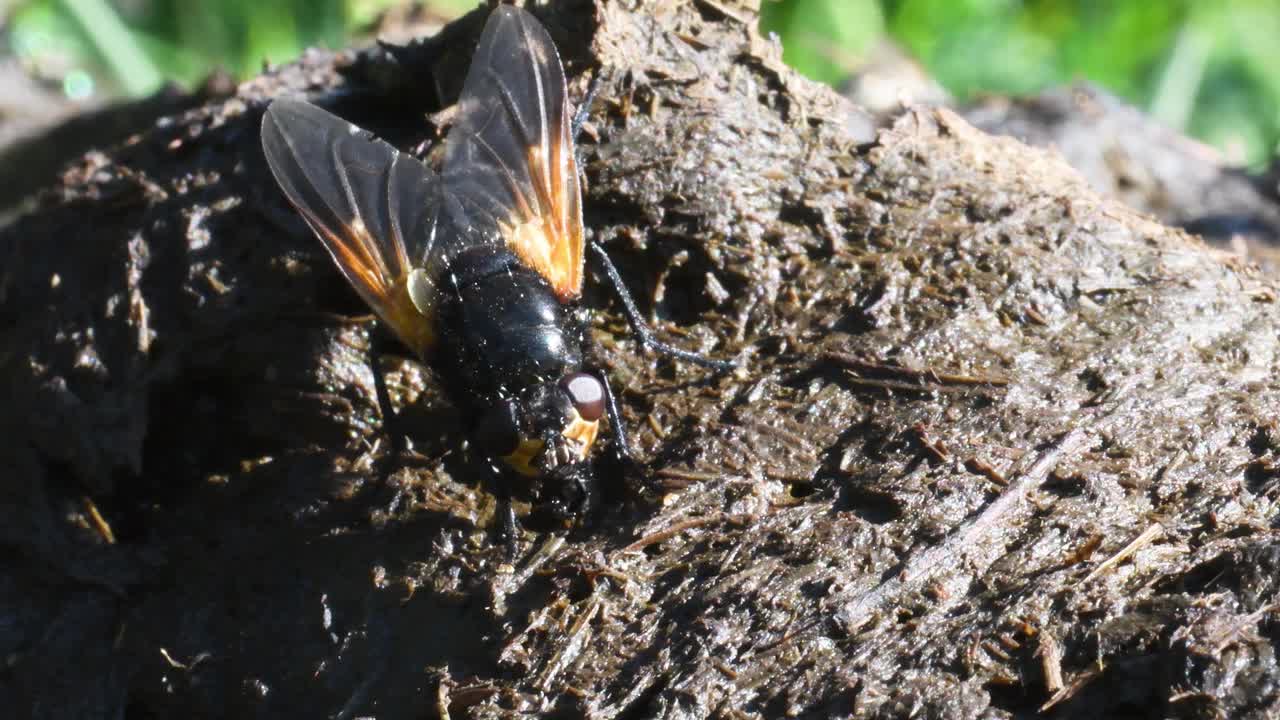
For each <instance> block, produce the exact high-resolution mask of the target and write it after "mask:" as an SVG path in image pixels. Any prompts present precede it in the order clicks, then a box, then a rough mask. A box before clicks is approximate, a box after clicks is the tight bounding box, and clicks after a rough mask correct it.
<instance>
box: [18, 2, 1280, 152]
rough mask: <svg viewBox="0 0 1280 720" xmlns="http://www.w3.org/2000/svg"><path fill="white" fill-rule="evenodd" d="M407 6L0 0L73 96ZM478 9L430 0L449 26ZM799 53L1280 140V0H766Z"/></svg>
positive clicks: (795, 60)
mask: <svg viewBox="0 0 1280 720" xmlns="http://www.w3.org/2000/svg"><path fill="white" fill-rule="evenodd" d="M394 4H396V0H279V1H272V0H203V1H201V0H19V1H17V2H15V1H14V0H0V17H3V18H4V26H3V40H2V45H0V49H3V51H4V52H7V53H11V54H12V55H13V56H16V57H18V58H19V59H20V60H21V61H22V63H23V64H24V65H25V66H26V67H27V68H28V69H29V70H30V71H31V72H34V73H35V74H37V75H38V76H39V77H41V78H44V79H45V80H46V81H47V82H50V83H55V84H56V85H57V86H58V87H59V88H60V89H61V91H62V92H64V93H65V94H66V95H68V96H70V97H73V98H83V97H89V96H102V95H107V96H137V95H142V94H146V93H149V92H152V91H154V90H155V89H157V88H158V87H159V86H160V85H161V83H162V82H163V81H165V80H166V79H172V80H176V81H178V82H179V83H182V84H185V85H188V86H190V85H193V84H195V83H198V82H199V81H200V80H201V79H203V78H204V77H205V76H206V75H207V74H208V73H209V72H210V71H211V70H212V69H214V68H223V69H226V70H229V71H231V72H232V73H233V74H235V75H236V76H238V77H247V76H249V75H252V74H253V73H254V72H256V71H257V70H258V69H259V68H260V67H261V65H262V62H263V61H264V60H268V59H269V60H271V61H272V62H282V61H286V60H288V59H290V58H292V57H294V56H295V55H297V54H298V53H299V52H300V51H301V50H302V49H303V48H304V47H306V46H308V45H324V46H329V47H340V46H342V45H343V44H345V43H346V42H347V39H348V38H349V37H351V36H352V35H353V34H357V33H358V32H359V31H360V30H361V29H364V28H367V27H369V25H370V24H371V23H372V22H374V21H375V19H376V18H377V16H378V14H379V13H381V12H382V11H384V10H385V9H386V8H388V7H389V6H391V5H394ZM477 4H478V3H477V1H476V0H427V2H426V3H425V5H426V6H427V7H428V8H429V9H430V10H431V11H433V12H435V13H438V14H439V15H441V16H443V17H449V16H453V15H456V14H458V13H460V12H463V11H465V10H468V9H470V8H473V7H475V6H476V5H477ZM762 24H763V27H764V29H765V30H767V31H771V32H776V33H777V34H778V35H779V36H780V37H781V38H782V41H783V43H784V45H785V47H786V59H787V61H788V62H790V63H791V64H792V65H793V66H795V67H796V68H798V69H799V70H801V71H802V72H804V73H806V74H807V75H809V76H811V77H814V78H816V79H819V80H823V81H826V82H831V83H833V84H838V83H839V82H840V81H841V80H842V79H843V78H844V77H846V76H847V75H848V74H849V73H850V72H851V71H852V70H853V69H855V68H856V67H857V66H858V64H859V62H861V61H862V60H863V59H864V58H865V57H866V56H867V53H868V51H869V49H870V48H872V47H873V46H874V45H875V44H876V43H877V42H878V41H880V40H882V39H884V38H886V37H888V38H891V39H892V40H893V41H894V42H896V43H897V44H898V45H899V46H901V47H902V48H904V49H906V50H907V51H908V52H909V53H910V54H911V55H913V56H914V57H915V58H917V59H918V60H919V61H920V62H921V63H922V64H923V66H924V67H925V68H926V69H927V70H928V72H930V73H931V74H932V75H933V76H934V77H936V78H937V79H938V80H939V81H941V83H942V84H943V85H944V86H945V87H946V88H947V89H948V90H950V91H951V92H952V93H953V94H955V95H956V96H957V97H959V98H960V99H962V100H963V99H967V98H971V97H973V96H974V95H975V94H978V93H984V92H990V93H1001V94H1007V93H1014V94H1023V93H1031V92H1035V91H1036V90H1038V89H1040V88H1043V87H1046V86H1050V85H1057V84H1061V83H1065V82H1070V81H1072V80H1078V79H1088V80H1091V81H1093V82H1096V83H1098V84H1100V85H1102V86H1104V87H1106V88H1108V89H1110V90H1111V91H1113V92H1115V93H1116V94H1118V95H1120V96H1122V97H1124V98H1126V99H1128V100H1129V101H1131V102H1133V103H1134V104H1136V105H1137V106H1139V107H1141V108H1144V109H1146V110H1147V111H1149V112H1151V113H1152V114H1154V115H1155V116H1156V117H1158V118H1159V119H1160V120H1162V121H1163V122H1164V123H1166V124H1167V125H1169V126H1171V127H1173V128H1176V129H1179V130H1182V131H1184V132H1187V133H1188V134H1191V135H1193V136H1196V137H1199V138H1202V139H1204V140H1206V141H1207V142H1209V143H1211V144H1213V145H1215V146H1217V147H1219V148H1220V149H1222V150H1223V151H1224V152H1225V153H1226V155H1227V157H1228V158H1230V159H1232V160H1234V161H1238V162H1244V163H1247V164H1250V165H1253V166H1258V165H1261V164H1263V163H1265V162H1267V161H1268V160H1270V158H1271V157H1272V156H1273V155H1274V153H1275V152H1276V148H1277V142H1278V141H1280V2H1277V0H1220V1H1218V2H1209V1H1208V0H1021V1H1018V0H780V1H772V0H765V2H764V15H763V19H762Z"/></svg>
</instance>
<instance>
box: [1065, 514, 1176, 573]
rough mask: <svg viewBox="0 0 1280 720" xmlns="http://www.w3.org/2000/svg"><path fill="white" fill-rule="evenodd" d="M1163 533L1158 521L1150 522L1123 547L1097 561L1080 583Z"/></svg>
mask: <svg viewBox="0 0 1280 720" xmlns="http://www.w3.org/2000/svg"><path fill="white" fill-rule="evenodd" d="M1163 534H1164V526H1162V525H1161V524H1160V523H1152V524H1151V525H1150V526H1148V527H1147V529H1146V530H1143V531H1142V533H1141V534H1140V535H1138V537H1136V538H1134V539H1133V540H1132V541H1131V542H1130V543H1129V544H1128V545H1125V546H1124V547H1123V548H1120V552H1118V553H1116V554H1115V555H1112V556H1111V557H1109V558H1107V559H1106V560H1103V561H1102V562H1100V563H1098V567H1096V568H1094V569H1093V571H1092V572H1090V573H1089V574H1088V575H1085V576H1084V580H1082V581H1081V583H1082V584H1083V583H1087V582H1089V581H1090V580H1093V579H1094V578H1097V577H1098V576H1099V575H1101V574H1103V573H1105V572H1107V571H1108V570H1110V569H1111V568H1113V567H1115V566H1116V565H1119V564H1120V563H1122V562H1124V561H1125V560H1127V559H1129V558H1130V557H1131V556H1132V555H1133V554H1134V553H1136V552H1138V551H1139V550H1141V549H1142V548H1144V547H1146V546H1147V545H1150V544H1151V541H1152V540H1155V539H1156V538H1157V537H1160V536H1161V535H1163Z"/></svg>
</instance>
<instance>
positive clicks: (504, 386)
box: [262, 5, 733, 530]
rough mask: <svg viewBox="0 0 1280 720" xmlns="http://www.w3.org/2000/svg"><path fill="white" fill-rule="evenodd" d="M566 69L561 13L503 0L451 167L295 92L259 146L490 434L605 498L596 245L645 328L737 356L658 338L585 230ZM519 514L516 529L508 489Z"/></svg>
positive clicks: (481, 439) (269, 118)
mask: <svg viewBox="0 0 1280 720" xmlns="http://www.w3.org/2000/svg"><path fill="white" fill-rule="evenodd" d="M565 86H566V83H565V76H564V69H563V68H562V66H561V64H560V57H559V54H558V53H557V52H556V48H555V45H554V43H553V42H552V40H551V37H550V36H549V35H548V34H547V31H546V30H545V29H544V28H543V27H542V26H541V25H540V24H539V23H538V21H537V20H535V19H534V17H533V16H532V15H530V14H529V13H527V12H525V11H524V10H521V9H519V8H516V7H513V6H509V5H501V6H499V7H497V8H496V9H495V10H494V11H493V12H492V14H490V16H489V19H488V21H487V23H486V24H485V28H484V31H483V33H482V34H481V36H480V41H479V44H478V45H477V47H476V51H475V55H474V57H473V59H472V61H471V67H470V69H469V71H468V73H467V77H466V81H465V82H464V85H463V90H462V94H461V96H460V98H459V100H458V106H457V112H456V115H455V118H456V119H455V123H454V126H453V127H452V129H451V130H450V131H449V134H448V136H447V137H446V139H445V145H444V152H443V160H442V162H441V166H440V168H439V170H438V171H434V170H432V169H431V168H429V167H427V165H425V164H424V163H422V162H420V161H419V160H418V159H416V158H414V157H413V156H411V155H408V154H405V153H401V152H399V151H398V150H396V149H395V148H394V147H392V146H391V145H389V144H387V143H386V142H383V141H381V140H377V139H375V138H374V137H373V136H372V135H371V134H370V133H368V132H366V131H364V130H362V129H360V128H359V127H357V126H355V125H353V124H351V123H348V122H346V121H345V120H342V119H340V118H338V117H336V116H334V115H332V114H330V113H328V112H326V111H324V110H321V109H320V108H317V107H315V106H313V105H310V104H308V103H305V102H301V101H296V100H277V101H275V102H273V103H272V104H271V106H270V107H269V108H268V109H267V111H266V113H265V115H264V116H263V120H262V146H263V150H264V152H265V154H266V158H267V162H268V164H269V165H270V167H271V172H272V174H273V175H274V176H275V178H276V181H277V182H278V183H279V185H280V188H281V189H282V190H283V191H284V194H285V195H286V196H287V197H288V198H289V200H290V201H291V202H292V203H293V205H294V206H295V207H296V208H297V210H298V212H299V214H301V216H302V217H303V219H304V220H305V221H306V222H307V224H308V225H309V226H310V227H311V229H312V230H313V231H314V232H315V234H316V236H317V237H318V238H319V239H320V241H321V243H322V244H323V245H324V247H325V249H326V250H327V251H328V252H329V254H330V255H331V256H332V257H333V260H334V262H335V263H336V264H337V266H338V269H339V270H340V271H341V272H342V274H343V275H344V276H345V277H346V279H347V280H348V281H349V282H350V284H351V286H352V287H353V288H355V290H356V292H357V293H358V294H359V295H360V297H361V298H363V299H364V301H365V302H366V303H368V304H369V306H370V307H372V308H373V310H374V311H375V312H376V313H377V315H378V317H379V318H381V320H382V321H383V322H384V323H385V324H386V325H387V326H388V327H389V328H390V329H391V330H392V331H393V332H394V333H395V334H396V336H397V337H398V338H399V339H400V340H401V341H402V342H403V343H404V344H405V345H406V346H407V347H408V348H409V349H410V350H412V351H413V352H414V353H416V354H417V355H418V356H419V357H420V358H422V359H423V360H424V361H426V362H428V364H430V365H431V367H432V368H433V369H434V370H435V372H436V373H437V375H438V377H439V378H440V379H441V380H442V382H443V385H444V386H445V387H446V388H448V392H449V393H450V397H451V399H452V400H453V401H454V403H455V404H457V405H458V406H459V409H460V410H461V411H462V412H463V415H464V417H467V418H471V419H473V424H472V427H471V429H470V430H471V437H472V438H473V439H474V442H475V444H476V446H477V447H478V448H479V449H480V450H481V451H483V452H484V453H485V454H486V455H488V456H489V457H491V458H493V459H496V460H501V461H502V463H503V464H504V465H505V466H506V467H507V468H509V469H510V471H511V472H512V473H514V474H515V475H517V476H520V477H524V478H528V479H531V480H534V479H537V480H540V481H543V482H546V481H556V482H558V485H559V490H558V491H557V492H559V495H558V496H557V497H560V498H564V497H566V493H567V492H572V493H576V498H573V499H572V500H571V501H563V502H571V503H572V504H573V505H575V506H578V507H579V509H582V508H583V506H585V507H586V508H589V507H590V506H591V505H592V504H593V503H594V498H595V491H594V489H593V483H592V482H591V481H590V473H589V472H588V471H587V470H586V468H587V464H588V461H589V459H590V456H591V450H592V447H593V446H594V445H595V443H596V440H597V436H598V434H599V429H600V423H601V421H602V419H603V418H604V417H606V416H608V421H609V425H610V426H611V428H612V432H613V435H614V442H615V444H616V446H617V448H618V451H619V454H620V455H623V456H626V453H627V447H628V446H627V441H626V432H625V428H624V427H623V424H622V421H621V417H620V415H619V413H618V408H617V403H616V401H615V399H614V397H613V393H612V392H611V391H610V388H609V383H608V380H607V378H606V376H605V374H604V372H602V370H601V369H600V368H598V367H592V366H590V364H589V362H588V359H587V358H588V353H587V343H588V336H587V330H586V326H585V324H584V322H583V318H582V313H581V312H580V311H579V305H578V304H579V301H580V299H581V295H582V282H583V274H584V273H583V265H584V260H585V250H586V248H587V247H590V248H591V249H592V252H594V253H595V254H596V255H597V256H598V257H599V259H600V261H601V264H602V266H603V268H604V271H605V275H606V276H607V277H608V278H609V281H610V283H611V284H612V285H613V286H614V287H615V289H616V290H617V291H618V293H619V296H620V298H621V300H622V303H623V306H624V308H625V310H626V313H627V316H628V319H629V320H630V322H631V325H632V327H633V328H634V329H635V331H636V333H637V335H638V337H639V338H640V340H641V342H642V343H643V344H645V345H647V346H649V347H650V348H652V349H654V350H656V351H658V352H662V353H664V354H667V355H672V356H675V357H679V358H683V359H685V360H690V361H692V362H695V363H698V364H700V365H703V366H705V367H710V368H716V369H725V368H729V367H732V366H733V364H732V363H730V362H725V361H720V360H712V359H709V358H705V357H703V356H701V355H697V354H694V353H691V352H688V351H684V350H680V349H678V348H675V347H672V346H670V345H667V344H665V343H662V342H660V341H658V340H657V339H655V338H654V337H653V335H652V332H651V331H650V329H649V328H648V327H647V326H646V325H645V324H644V322H643V320H642V319H641V317H640V314H639V311H638V310H637V308H636V306H635V303H634V301H633V300H632V299H631V297H630V295H629V294H628V293H627V292H626V289H625V288H624V287H623V285H622V280H621V277H620V276H619V274H618V271H617V269H616V268H615V267H614V266H613V264H612V262H611V261H610V260H609V257H608V255H607V254H606V253H605V251H604V249H603V248H602V247H601V246H600V245H599V244H597V243H588V242H587V240H586V239H585V234H584V231H583V225H582V193H581V188H580V187H579V176H578V165H577V160H576V157H575V154H574V134H575V132H576V129H577V127H576V126H577V125H579V124H580V118H574V117H573V116H572V115H571V113H570V111H569V101H568V95H567V92H566V87H565ZM587 104H589V103H584V106H583V108H582V109H581V110H585V109H586V105H587ZM502 492H503V493H504V495H505V493H506V492H507V491H506V490H505V489H504V490H502ZM507 522H508V527H509V530H511V529H514V528H513V527H512V526H513V525H514V517H513V516H512V515H511V513H510V509H509V503H508V512H507Z"/></svg>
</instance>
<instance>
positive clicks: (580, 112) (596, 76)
mask: <svg viewBox="0 0 1280 720" xmlns="http://www.w3.org/2000/svg"><path fill="white" fill-rule="evenodd" d="M599 89H600V73H593V74H592V75H591V82H589V83H588V84H587V92H586V93H584V94H583V96H582V99H581V100H579V101H578V107H577V109H576V110H574V112H573V120H572V121H571V122H570V125H569V137H571V138H573V141H574V144H575V145H576V144H577V142H578V135H579V134H580V133H581V132H582V126H583V124H584V123H586V122H587V117H588V116H589V115H590V114H591V102H592V101H593V100H595V99H596V92H597V91H598V90H599ZM578 166H579V167H581V166H582V164H581V163H579V164H578Z"/></svg>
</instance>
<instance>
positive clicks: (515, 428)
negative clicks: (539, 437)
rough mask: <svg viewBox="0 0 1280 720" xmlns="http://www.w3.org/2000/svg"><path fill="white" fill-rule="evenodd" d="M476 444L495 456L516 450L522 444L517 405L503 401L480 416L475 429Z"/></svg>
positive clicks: (508, 453)
mask: <svg viewBox="0 0 1280 720" xmlns="http://www.w3.org/2000/svg"><path fill="white" fill-rule="evenodd" d="M475 439H476V445H477V446H479V448H480V449H481V450H482V451H484V452H485V453H488V454H489V455H491V456H493V457H502V456H504V455H510V454H511V453H513V452H515V450H516V448H517V447H519V446H520V424H519V422H518V421H517V420H516V405H515V403H513V402H509V401H508V402H502V403H499V404H497V405H495V406H493V407H492V408H490V409H489V411H488V412H486V413H485V414H484V417H482V418H480V422H479V423H478V424H477V425H476V429H475Z"/></svg>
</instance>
